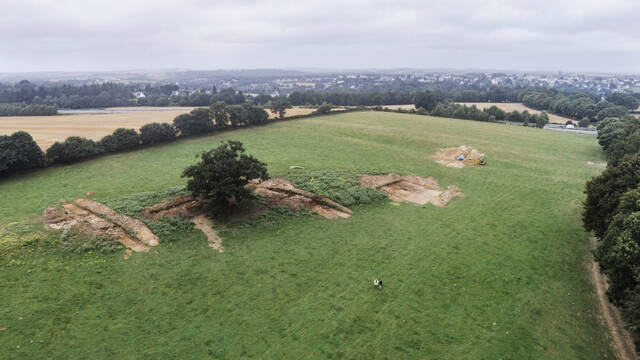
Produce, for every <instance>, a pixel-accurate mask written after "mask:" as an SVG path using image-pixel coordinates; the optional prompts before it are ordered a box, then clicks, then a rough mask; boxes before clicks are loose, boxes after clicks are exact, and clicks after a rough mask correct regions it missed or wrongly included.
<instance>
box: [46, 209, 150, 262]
mask: <svg viewBox="0 0 640 360" xmlns="http://www.w3.org/2000/svg"><path fill="white" fill-rule="evenodd" d="M100 205H102V204H100ZM102 206H104V205H102ZM105 207H106V206H105ZM109 210H111V209H109ZM111 211H113V210H111ZM121 216H122V215H121ZM43 220H44V223H45V226H46V227H48V228H50V229H54V230H66V229H70V228H75V229H77V230H79V231H80V232H83V233H85V234H92V235H94V236H105V237H112V238H114V239H116V240H118V241H119V242H120V243H121V244H122V245H124V246H126V247H128V248H130V249H131V250H133V251H136V252H140V251H149V246H154V245H149V244H145V243H144V242H142V241H141V240H140V239H138V238H136V237H135V235H134V234H132V233H129V229H127V228H125V227H123V226H121V225H119V224H117V223H115V222H114V221H111V220H109V219H106V218H104V217H102V216H100V215H99V214H97V213H94V212H92V211H90V210H87V209H84V208H82V207H80V206H78V205H76V204H74V203H65V204H63V205H62V209H61V208H59V207H57V206H50V207H48V208H47V209H46V210H45V211H44V215H43ZM134 220H135V219H134ZM143 226H144V224H143ZM145 227H146V226H145ZM149 232H150V231H149ZM154 236H155V235H154Z"/></svg>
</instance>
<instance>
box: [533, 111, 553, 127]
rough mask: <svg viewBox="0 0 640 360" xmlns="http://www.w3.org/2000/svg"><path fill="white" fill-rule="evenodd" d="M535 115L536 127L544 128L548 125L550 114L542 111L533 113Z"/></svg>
mask: <svg viewBox="0 0 640 360" xmlns="http://www.w3.org/2000/svg"><path fill="white" fill-rule="evenodd" d="M533 116H535V119H536V120H535V121H536V127H537V128H539V129H542V128H543V127H544V126H545V125H547V124H548V123H549V115H547V113H546V112H544V111H543V112H541V113H540V114H538V115H537V116H536V115H533Z"/></svg>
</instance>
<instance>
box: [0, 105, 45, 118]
mask: <svg viewBox="0 0 640 360" xmlns="http://www.w3.org/2000/svg"><path fill="white" fill-rule="evenodd" d="M57 114H58V107H57V106H55V105H41V104H30V105H25V104H0V116H48V115H57Z"/></svg>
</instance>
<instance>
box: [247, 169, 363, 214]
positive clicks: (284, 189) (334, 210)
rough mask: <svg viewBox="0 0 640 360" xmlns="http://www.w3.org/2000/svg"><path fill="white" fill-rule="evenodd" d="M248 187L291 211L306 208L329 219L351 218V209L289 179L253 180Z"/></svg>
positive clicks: (270, 201) (274, 203)
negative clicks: (305, 189)
mask: <svg viewBox="0 0 640 360" xmlns="http://www.w3.org/2000/svg"><path fill="white" fill-rule="evenodd" d="M247 187H248V188H249V189H251V190H253V191H254V192H255V193H256V194H258V195H260V196H262V197H264V198H265V199H267V201H269V203H270V204H272V205H278V206H286V207H288V208H289V209H291V210H298V209H301V208H303V207H304V208H306V209H309V210H311V211H314V212H316V213H317V214H318V215H320V216H323V217H325V218H327V219H337V218H343V219H346V218H348V217H350V216H351V210H350V209H348V208H346V207H344V206H342V205H340V204H338V203H337V202H335V201H333V200H331V199H329V198H327V197H324V196H319V195H316V194H314V193H310V192H308V191H304V190H300V189H298V188H296V187H295V185H293V183H292V182H291V181H289V180H287V179H283V178H277V179H270V180H266V181H260V180H251V181H250V182H249V184H248V185H247Z"/></svg>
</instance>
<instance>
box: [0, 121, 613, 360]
mask: <svg viewBox="0 0 640 360" xmlns="http://www.w3.org/2000/svg"><path fill="white" fill-rule="evenodd" d="M229 139H234V140H240V141H242V142H243V143H244V144H245V147H246V148H247V151H248V152H249V153H250V154H252V155H254V156H256V157H257V158H258V159H261V160H263V161H265V162H266V163H267V164H268V167H269V171H270V173H271V175H272V176H278V175H283V174H287V173H290V171H289V166H290V165H298V166H303V167H304V168H305V171H317V172H319V173H326V172H334V173H336V174H356V173H358V172H360V171H376V172H396V173H399V174H418V175H421V176H434V177H435V178H437V179H438V180H439V182H440V185H441V186H443V187H444V186H448V185H452V184H453V185H457V186H459V187H460V188H461V189H462V192H464V194H465V197H464V198H456V199H454V200H453V201H452V202H450V203H449V205H448V206H447V207H445V208H436V207H433V206H431V205H428V206H424V207H420V206H415V205H412V204H396V203H392V202H390V201H386V200H383V201H374V202H372V203H370V204H368V205H362V206H354V207H353V216H352V217H351V218H350V219H347V220H335V221H330V220H326V219H323V218H321V217H319V216H314V215H304V216H287V215H285V216H284V218H283V219H281V221H276V222H272V221H263V222H254V223H252V225H251V226H237V227H232V228H228V229H225V230H224V231H223V232H222V233H223V235H224V238H223V245H224V247H225V250H226V251H225V253H223V254H219V253H216V252H213V251H211V249H209V248H207V247H206V240H205V238H204V236H203V235H202V234H201V233H200V232H199V231H197V230H188V231H183V232H180V233H177V234H174V235H172V236H174V237H175V239H173V240H174V241H171V242H163V243H162V245H161V246H159V247H157V248H154V249H153V250H152V251H151V252H150V253H147V254H133V255H132V257H131V258H130V259H129V260H124V259H123V256H122V253H116V254H106V255H105V254H102V253H99V252H90V253H86V254H77V253H72V252H65V251H63V250H61V249H59V247H56V246H53V245H51V244H54V243H55V242H56V241H58V240H57V238H55V237H54V236H51V235H47V234H44V233H43V231H42V230H41V227H40V226H39V225H38V224H37V222H36V220H35V218H36V217H37V216H38V215H39V214H41V213H42V211H43V210H44V208H45V207H47V206H48V205H51V204H55V203H57V202H59V201H60V200H63V199H66V200H69V199H73V198H76V197H80V196H83V195H84V194H85V192H87V191H92V192H95V193H96V195H95V198H96V199H97V200H101V201H108V200H112V201H113V200H114V199H119V198H122V197H123V196H126V195H130V194H137V193H142V192H150V191H164V189H167V188H170V187H174V186H178V185H184V183H185V179H182V178H180V173H181V171H182V170H183V169H184V168H185V167H186V166H187V165H190V164H192V163H194V162H195V161H196V159H195V154H196V153H198V152H200V151H203V150H209V149H211V148H212V147H214V146H216V145H217V144H219V143H220V142H221V141H224V140H229ZM462 144H465V145H472V146H476V147H477V148H479V149H480V150H481V151H483V152H485V153H486V155H487V156H486V158H487V160H488V163H489V164H488V166H485V167H483V168H475V167H466V168H464V169H451V168H447V167H444V166H442V165H439V164H436V163H435V162H434V161H433V160H432V159H430V158H429V156H430V155H431V154H433V153H435V152H436V151H437V150H438V149H440V148H442V147H448V146H458V145H462ZM587 161H602V155H601V154H600V150H599V147H598V145H597V143H596V140H595V137H593V136H590V135H578V134H567V133H562V132H554V131H544V130H538V129H532V128H523V127H516V126H506V125H498V124H489V123H480V122H474V121H461V120H453V119H441V118H431V117H424V116H416V115H405V114H394V113H381V112H366V113H362V112H360V113H349V114H342V115H335V116H327V117H312V118H307V119H302V120H295V121H285V122H280V123H276V124H273V125H269V126H265V127H260V128H252V129H243V130H237V131H234V132H227V133H224V134H220V135H218V136H211V137H205V138H199V139H192V140H183V141H180V142H177V143H173V144H169V145H165V146H162V147H156V148H150V149H145V150H141V151H136V152H132V153H126V154H120V155H115V156H109V157H104V158H100V159H96V160H93V161H88V162H85V163H81V164H77V165H73V166H66V167H58V168H51V169H47V170H44V171H40V172H37V173H34V174H30V175H28V176H23V177H18V178H13V179H10V180H8V181H4V182H0V202H1V203H0V228H1V230H2V231H1V232H0V251H2V252H3V255H2V256H0V329H2V328H6V330H2V331H0V358H2V359H48V358H55V359H104V358H108V359H187V358H189V359H191V358H193V359H202V358H219V359H236V358H259V359H282V358H287V359H306V358H317V359H342V358H353V359H605V358H608V359H613V356H612V353H611V350H610V349H609V345H608V342H607V340H606V337H605V331H604V329H603V327H602V326H601V324H600V322H599V320H598V319H597V312H596V303H595V298H594V292H593V289H592V288H591V285H590V283H589V279H588V275H587V272H586V271H585V267H584V262H585V260H586V255H587V250H586V249H587V241H588V235H587V234H586V233H584V232H583V231H582V229H581V224H580V206H581V205H580V204H581V199H582V198H583V195H582V189H583V185H584V182H585V180H586V179H588V178H589V177H591V176H593V175H595V174H596V173H597V172H598V169H595V168H593V167H589V166H588V165H587V164H586V162H587ZM342 179H344V177H342ZM338 180H339V179H338ZM338 180H337V181H338ZM340 181H343V180H340ZM325 185H326V184H325ZM347 185H348V184H347ZM323 186H324V185H323ZM323 189H325V190H326V191H331V189H330V187H329V186H328V185H327V186H324V187H323ZM161 240H162V239H161ZM47 244H49V245H47ZM376 277H378V278H380V279H383V280H384V284H385V289H384V290H383V291H381V292H379V291H375V290H374V289H373V287H372V281H373V279H374V278H376Z"/></svg>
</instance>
